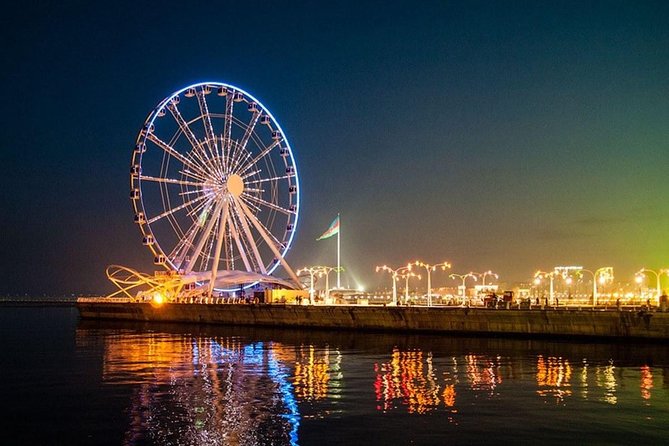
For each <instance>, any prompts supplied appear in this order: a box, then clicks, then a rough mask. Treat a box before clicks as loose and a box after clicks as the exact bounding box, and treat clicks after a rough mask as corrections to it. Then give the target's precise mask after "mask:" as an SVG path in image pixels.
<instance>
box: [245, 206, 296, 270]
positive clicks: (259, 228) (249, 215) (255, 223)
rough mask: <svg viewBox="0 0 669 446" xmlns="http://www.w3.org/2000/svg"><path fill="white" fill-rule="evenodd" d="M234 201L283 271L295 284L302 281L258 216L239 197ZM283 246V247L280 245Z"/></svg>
mask: <svg viewBox="0 0 669 446" xmlns="http://www.w3.org/2000/svg"><path fill="white" fill-rule="evenodd" d="M233 199H234V200H235V202H236V203H237V204H238V205H239V207H240V208H241V209H242V212H243V214H244V215H246V218H248V219H249V221H250V222H251V224H253V226H255V228H256V230H257V231H258V232H259V233H260V236H261V237H262V238H263V240H265V243H267V245H268V246H269V248H270V249H271V250H272V252H273V253H274V255H275V256H276V258H277V259H279V262H281V266H283V269H284V270H286V272H287V273H288V275H289V276H290V277H291V279H293V280H294V281H295V283H299V282H300V280H299V279H298V278H297V274H295V272H294V271H293V269H292V268H291V267H290V265H288V262H286V260H285V259H284V258H283V255H282V254H281V253H280V252H279V249H278V248H277V245H275V244H274V242H273V241H272V239H271V237H270V236H269V235H268V234H271V233H270V232H269V231H267V228H265V227H264V226H263V224H262V223H260V221H259V220H258V219H257V218H256V216H255V215H254V214H253V213H252V212H251V211H250V210H249V208H248V207H246V205H245V204H244V202H243V200H240V199H239V198H238V197H234V196H233ZM279 246H281V245H279Z"/></svg>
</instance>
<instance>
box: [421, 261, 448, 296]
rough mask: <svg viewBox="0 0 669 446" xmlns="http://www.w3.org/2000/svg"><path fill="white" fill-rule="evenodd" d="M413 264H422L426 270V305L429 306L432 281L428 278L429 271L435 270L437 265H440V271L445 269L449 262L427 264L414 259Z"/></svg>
mask: <svg viewBox="0 0 669 446" xmlns="http://www.w3.org/2000/svg"><path fill="white" fill-rule="evenodd" d="M414 265H416V266H422V267H423V268H425V270H426V271H427V306H428V307H431V306H432V281H431V278H430V273H431V272H432V271H436V269H437V268H438V267H441V269H442V271H446V268H450V267H451V264H450V263H449V262H441V263H437V264H436V265H429V264H427V263H423V262H421V261H420V260H416V261H415V262H414Z"/></svg>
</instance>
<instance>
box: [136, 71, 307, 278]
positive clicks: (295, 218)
mask: <svg viewBox="0 0 669 446" xmlns="http://www.w3.org/2000/svg"><path fill="white" fill-rule="evenodd" d="M208 86H209V87H212V88H227V89H230V90H232V91H233V92H239V93H241V94H242V95H243V96H244V97H245V98H248V99H249V100H250V101H252V102H254V103H255V104H257V105H258V106H259V107H260V109H261V110H262V113H263V114H266V115H268V116H269V118H270V119H271V122H272V123H273V124H274V125H275V126H276V130H277V131H278V132H280V134H281V135H282V137H281V141H282V145H283V146H285V148H286V149H287V151H288V154H289V158H290V165H291V166H292V169H293V172H294V173H293V175H291V177H290V178H292V179H293V181H294V184H295V189H296V190H295V193H294V194H295V198H294V203H293V202H292V201H291V206H294V211H292V209H291V214H292V221H291V218H290V217H289V219H288V220H289V222H290V223H291V225H292V227H293V229H292V230H291V231H288V232H289V235H288V239H287V241H286V242H285V245H284V246H279V247H278V248H279V249H280V255H281V258H282V259H283V258H285V256H286V255H287V253H288V251H289V250H290V248H291V247H292V244H293V240H294V237H295V232H296V230H297V227H298V222H299V214H300V207H301V206H300V202H301V188H300V179H299V173H298V167H297V161H296V159H295V156H294V151H293V148H292V146H291V144H290V141H289V140H288V138H287V137H286V136H285V135H286V134H285V132H284V130H283V128H282V127H281V124H280V123H279V121H278V120H277V119H276V117H275V116H274V115H273V114H272V112H271V111H270V110H269V109H268V108H267V107H265V105H264V104H263V103H262V102H261V101H260V100H258V99H257V98H256V97H255V96H254V95H252V94H251V93H249V92H248V91H246V90H245V89H243V88H240V87H238V86H235V85H232V84H229V83H225V82H220V81H202V82H196V83H193V84H190V85H187V86H185V87H183V88H180V89H178V90H176V91H174V92H172V93H171V94H170V95H168V96H166V97H165V98H164V99H163V100H161V101H160V102H159V103H158V105H156V106H155V107H154V108H153V109H152V110H151V112H150V113H149V114H148V115H147V118H146V119H145V121H144V127H143V128H146V126H153V125H154V123H155V122H156V119H157V118H158V117H159V116H160V115H159V113H160V112H161V111H164V110H166V108H167V106H168V104H169V103H170V101H172V100H173V99H174V98H175V97H178V96H179V95H181V94H184V93H185V92H188V91H189V90H194V89H196V88H203V87H208ZM207 115H208V117H209V118H211V113H210V112H209V111H207ZM202 117H204V116H202ZM196 119H197V118H196ZM230 119H231V120H232V119H235V117H234V116H230ZM148 133H149V132H146V133H145V132H143V131H140V132H139V134H138V136H137V138H136V144H139V143H146V142H147V140H149V138H148ZM134 159H135V158H134V156H133V160H134ZM141 159H142V155H141V154H140V156H139V160H140V161H139V162H140V165H141ZM131 178H132V177H131ZM143 178H149V177H147V176H141V175H140V176H139V177H138V178H137V180H136V183H137V186H138V188H139V189H140V197H139V199H138V200H133V207H134V208H135V212H136V214H137V212H145V211H146V209H147V207H146V206H145V203H144V194H143V193H142V192H141V190H142V179H143ZM275 179H276V178H275ZM131 184H134V183H133V180H132V179H131ZM138 205H139V206H138ZM145 226H146V229H145ZM140 228H141V231H142V233H143V234H144V236H148V235H151V236H153V234H154V231H153V229H152V228H151V223H149V222H147V223H145V224H143V225H140ZM270 235H271V236H272V237H274V238H275V240H277V241H278V239H277V238H276V237H275V236H274V234H271V232H270ZM154 244H155V245H156V247H157V251H158V252H159V253H161V254H162V255H163V256H164V257H165V260H166V263H165V266H166V267H167V266H168V265H169V266H170V267H171V268H172V269H174V270H177V269H178V267H177V266H176V265H175V264H174V263H173V262H172V259H170V258H169V255H168V253H167V251H166V250H165V249H163V247H162V246H161V245H160V243H159V241H158V240H154ZM280 244H283V243H280ZM151 250H152V251H153V252H154V255H157V253H156V251H154V248H153V247H151ZM279 265H281V262H280V259H278V258H275V259H274V260H272V261H270V262H269V267H268V268H267V270H266V274H267V275H271V274H272V273H274V271H276V269H277V268H278V267H279Z"/></svg>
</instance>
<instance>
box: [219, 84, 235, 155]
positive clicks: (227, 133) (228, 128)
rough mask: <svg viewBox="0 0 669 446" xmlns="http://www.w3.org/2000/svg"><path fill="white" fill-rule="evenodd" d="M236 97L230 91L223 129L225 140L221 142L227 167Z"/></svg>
mask: <svg viewBox="0 0 669 446" xmlns="http://www.w3.org/2000/svg"><path fill="white" fill-rule="evenodd" d="M234 96H235V91H234V90H232V91H228V94H227V95H226V96H225V117H224V121H223V122H224V127H223V138H222V141H221V151H222V155H223V158H224V159H226V165H227V159H228V156H229V152H230V145H231V139H232V118H233V114H232V113H233V110H234V106H235V101H234Z"/></svg>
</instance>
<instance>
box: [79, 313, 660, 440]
mask: <svg viewBox="0 0 669 446" xmlns="http://www.w3.org/2000/svg"><path fill="white" fill-rule="evenodd" d="M114 327H115V326H114V325H111V326H105V325H104V324H102V325H97V326H95V327H92V328H91V327H88V328H87V327H86V326H85V325H84V326H83V327H82V328H80V329H79V330H78V331H77V345H80V346H82V348H84V347H85V348H91V345H92V344H95V343H94V342H92V341H91V339H99V340H101V341H99V342H101V344H102V350H103V360H102V380H103V383H105V384H107V385H114V386H125V387H127V388H129V389H130V390H131V397H130V400H129V403H128V415H129V419H128V424H127V428H126V433H125V437H124V443H125V444H128V445H135V444H145V443H147V442H150V443H156V444H180V445H181V444H239V445H256V444H268V443H271V444H277V445H280V444H298V443H300V437H301V436H302V435H304V434H305V432H306V435H308V429H306V430H305V424H308V423H310V422H315V421H317V420H325V419H333V417H339V416H342V415H343V416H346V415H349V414H351V413H354V412H355V413H358V414H359V413H363V414H365V415H367V416H369V415H370V413H369V412H365V409H364V408H365V407H370V404H371V405H372V406H371V407H370V409H372V408H373V409H372V410H373V413H375V414H377V416H381V417H385V416H387V415H386V414H391V413H392V414H396V415H401V414H406V415H405V416H423V415H427V414H432V415H435V416H439V415H441V414H443V417H444V418H443V420H445V421H447V422H448V424H452V425H453V427H454V428H457V426H459V425H460V424H461V422H462V420H463V414H468V413H472V408H474V407H481V406H482V405H485V404H487V403H486V402H490V403H492V402H494V403H495V404H497V405H499V407H505V405H511V406H512V407H519V408H523V409H525V406H532V405H533V404H534V403H533V402H536V403H540V404H542V405H543V407H546V406H548V407H554V408H555V410H560V409H559V408H560V407H564V406H569V407H570V408H574V407H580V406H578V404H583V403H580V402H581V401H590V402H603V403H605V404H602V406H603V407H609V405H611V406H614V405H620V404H622V403H623V402H627V403H630V404H640V405H644V404H645V405H646V406H649V405H650V404H651V401H653V402H655V403H658V402H662V404H664V405H667V403H668V401H669V396H668V395H667V392H666V390H665V391H664V393H663V394H662V396H661V397H660V399H659V400H657V397H656V396H655V395H654V394H653V392H656V387H658V386H659V387H661V388H664V389H666V388H667V382H668V381H669V378H668V376H669V374H668V373H667V366H666V364H667V352H666V350H664V349H663V348H662V347H661V346H659V347H658V348H657V349H655V348H654V347H648V348H646V349H645V350H644V351H643V352H641V353H639V352H637V351H636V350H635V349H634V348H633V347H630V348H627V347H622V349H620V348H619V347H616V346H605V345H584V344H574V345H569V344H558V343H551V342H547V341H546V342H532V341H519V340H501V341H500V340H485V339H471V338H444V337H427V336H425V337H419V336H409V337H398V336H393V335H361V334H355V333H340V334H336V336H335V335H332V334H328V333H325V332H324V333H320V332H285V331H272V330H269V331H266V332H264V331H262V330H251V329H229V328H227V329H226V328H206V329H201V328H198V329H197V331H196V332H195V333H192V332H188V331H186V329H185V328H182V329H179V328H171V327H170V328H165V329H163V328H161V329H160V331H148V330H147V329H146V327H142V328H141V329H138V328H134V329H130V328H114ZM180 330H183V332H180ZM649 357H654V358H655V360H656V361H660V362H661V363H664V364H665V366H663V367H660V368H657V367H656V366H655V365H652V364H651V363H650V362H649V361H647V358H649ZM623 371H624V373H623ZM658 380H660V381H663V384H662V383H660V382H658ZM632 383H634V384H633V385H631V384H632ZM631 390H633V392H631ZM546 403H548V404H546ZM514 404H515V405H517V406H513V405H514ZM486 407H497V406H486ZM532 407H542V406H532ZM488 410H490V409H488ZM512 410H513V409H512ZM501 415H504V414H498V416H501ZM381 422H383V421H381Z"/></svg>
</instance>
